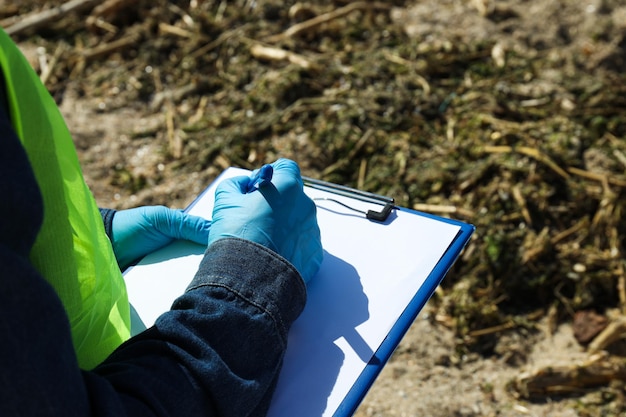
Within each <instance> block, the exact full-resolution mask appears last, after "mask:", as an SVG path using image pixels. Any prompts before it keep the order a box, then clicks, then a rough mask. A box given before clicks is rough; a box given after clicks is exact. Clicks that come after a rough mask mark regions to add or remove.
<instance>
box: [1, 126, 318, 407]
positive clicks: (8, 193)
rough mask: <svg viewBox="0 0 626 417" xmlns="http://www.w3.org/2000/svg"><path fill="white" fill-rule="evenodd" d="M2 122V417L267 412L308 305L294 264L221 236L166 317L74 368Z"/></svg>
mask: <svg viewBox="0 0 626 417" xmlns="http://www.w3.org/2000/svg"><path fill="white" fill-rule="evenodd" d="M2 116H3V117H0V148H1V152H0V193H1V195H2V197H3V204H2V205H0V207H1V211H0V268H2V274H0V287H1V291H0V332H1V333H0V334H2V335H3V343H0V369H2V372H0V415H2V416H4V415H20V416H35V415H36V416H60V415H62V416H116V417H123V416H142V417H143V416H157V415H158V416H161V417H170V416H171V417H174V416H192V415H202V416H244V415H250V416H255V415H258V416H260V415H263V414H264V413H265V410H266V408H267V406H268V403H269V399H270V398H271V395H272V392H273V387H274V385H275V382H276V378H277V375H278V372H279V370H280V365H281V362H282V358H283V355H284V352H285V343H286V333H287V330H288V329H289V327H290V326H291V324H292V322H293V320H295V318H296V317H297V315H298V314H299V312H300V311H301V309H302V308H303V305H304V302H305V287H304V283H303V281H302V279H301V277H300V275H299V273H298V271H297V270H296V269H294V267H293V265H292V263H291V262H288V260H287V259H285V258H283V257H281V256H279V255H278V254H277V253H275V252H274V251H272V250H269V249H267V248H266V247H263V246H260V245H258V244H255V243H253V242H251V241H249V240H243V239H238V238H234V237H220V238H219V239H218V240H216V241H214V242H212V244H211V245H210V246H209V248H208V250H207V253H206V255H205V258H204V260H203V261H202V265H201V267H200V269H199V271H198V273H197V275H196V277H195V278H194V280H193V282H192V284H191V285H190V287H189V289H188V291H187V292H186V293H185V294H184V295H182V296H181V297H180V298H179V299H178V300H176V302H175V304H174V306H173V308H172V311H170V312H167V313H165V314H164V315H163V316H162V317H161V318H159V319H158V321H157V323H156V324H155V326H154V327H152V328H150V329H148V330H147V331H145V332H143V333H142V334H140V335H138V336H137V337H134V338H131V339H130V340H129V341H128V342H126V343H125V344H123V345H122V346H121V347H120V348H118V350H117V351H115V352H114V353H113V354H112V355H111V356H110V357H109V358H108V359H107V360H106V361H105V362H104V363H103V364H102V365H101V366H99V367H97V368H96V369H95V370H94V371H91V372H87V371H81V370H80V369H79V367H78V363H77V360H76V356H75V354H74V350H73V345H72V339H71V334H70V326H69V323H68V321H67V316H66V315H65V310H64V308H63V306H62V304H61V302H60V300H59V298H58V297H57V296H56V293H55V292H54V290H53V289H52V287H51V286H50V285H49V284H48V283H47V282H46V281H45V280H44V279H43V278H42V277H41V275H39V273H38V272H37V271H36V270H35V269H34V268H33V267H32V266H31V264H30V262H29V260H28V253H29V252H30V249H31V247H32V245H33V243H34V240H35V237H36V235H37V232H38V230H39V227H40V225H41V219H42V210H43V207H42V202H41V197H40V194H39V193H38V188H37V184H36V181H35V179H34V176H33V174H32V170H31V169H30V165H29V162H28V158H27V156H26V154H25V152H24V151H23V148H22V147H21V145H20V143H19V140H18V139H17V137H16V135H15V133H14V132H13V131H12V129H11V126H10V124H9V122H8V118H7V117H6V114H4V115H2ZM254 197H255V198H256V197H258V196H254ZM282 210H283V211H282V213H281V214H284V210H285V208H283V209H282ZM310 214H311V213H308V214H307V216H310ZM313 214H314V213H313ZM226 217H228V216H226ZM264 217H267V218H269V214H265V215H264ZM224 221H225V220H222V221H221V222H222V223H223V222H224ZM220 229H221V230H224V227H221V228H220ZM296 231H297V230H295V229H294V233H295V232H296ZM318 237H319V236H318ZM283 246H284V245H283ZM318 249H319V253H318V254H317V255H319V256H321V247H320V248H318ZM309 278H310V277H309Z"/></svg>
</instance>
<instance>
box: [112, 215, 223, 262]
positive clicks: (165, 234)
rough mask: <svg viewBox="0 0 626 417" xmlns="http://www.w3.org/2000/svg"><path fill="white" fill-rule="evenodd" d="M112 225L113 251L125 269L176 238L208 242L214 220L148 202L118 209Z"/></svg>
mask: <svg viewBox="0 0 626 417" xmlns="http://www.w3.org/2000/svg"><path fill="white" fill-rule="evenodd" d="M111 228H112V233H111V234H112V237H111V243H112V245H113V252H114V253H115V258H116V259H117V263H118V264H119V266H120V268H121V269H124V268H126V267H127V266H129V265H130V264H131V263H132V262H133V261H136V260H138V259H139V258H142V257H143V256H145V255H147V254H149V253H150V252H153V251H155V250H157V249H159V248H162V247H163V246H165V245H167V244H169V243H170V242H172V241H174V240H175V239H185V240H190V241H192V242H196V243H199V244H201V245H206V244H207V241H208V238H209V229H210V228H211V222H210V221H209V220H206V219H203V218H202V217H198V216H192V215H189V214H186V213H185V212H183V211H182V210H173V209H170V208H167V207H164V206H144V207H137V208H133V209H128V210H120V211H118V212H116V213H115V216H113V223H112V226H111Z"/></svg>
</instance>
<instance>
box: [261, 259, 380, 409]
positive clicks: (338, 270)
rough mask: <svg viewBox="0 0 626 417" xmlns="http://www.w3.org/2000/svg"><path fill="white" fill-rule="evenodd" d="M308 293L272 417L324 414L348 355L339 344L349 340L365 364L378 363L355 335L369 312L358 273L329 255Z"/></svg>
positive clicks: (293, 331)
mask: <svg viewBox="0 0 626 417" xmlns="http://www.w3.org/2000/svg"><path fill="white" fill-rule="evenodd" d="M307 290H308V298H307V305H306V307H305V309H304V312H303V313H302V315H301V316H300V318H298V320H297V321H296V322H295V323H294V325H293V327H292V328H291V331H290V333H289V342H288V343H289V345H288V348H287V354H286V356H285V362H284V366H283V371H282V373H281V376H280V378H279V382H278V388H277V390H276V394H275V395H274V398H273V402H272V406H271V408H270V413H269V414H268V416H270V417H275V416H296V415H297V416H299V417H314V416H315V417H319V416H322V415H323V414H324V411H325V410H326V409H327V407H328V405H329V397H330V396H331V393H332V391H333V389H334V388H335V386H336V385H337V382H338V376H339V373H340V371H341V368H342V366H343V365H344V361H345V358H346V353H347V352H344V351H343V350H342V349H341V348H340V347H339V346H338V345H337V344H336V342H337V341H338V340H339V339H341V338H343V339H345V341H346V342H347V344H348V345H349V349H352V350H353V351H354V352H355V353H356V354H357V355H358V357H359V358H360V359H361V360H362V361H363V362H365V363H368V362H370V360H373V355H374V352H373V350H372V348H371V347H369V346H368V345H367V343H366V341H365V340H364V339H363V338H362V337H361V336H360V335H359V334H358V332H357V330H356V327H357V326H358V325H359V324H361V323H363V322H365V321H366V320H367V319H368V318H369V310H368V299H367V296H366V295H365V293H364V292H363V286H362V285H361V280H360V277H359V275H358V273H357V271H356V270H355V269H354V267H353V266H352V265H350V264H348V263H347V262H345V261H343V260H341V259H339V258H337V257H335V256H333V255H331V254H329V253H328V252H324V262H323V264H322V267H321V269H320V272H319V273H318V275H317V276H316V277H314V278H313V279H312V280H311V282H309V284H308V287H307ZM332 402H333V405H334V406H335V407H336V405H338V403H337V404H334V403H335V402H337V400H333V401H332ZM339 402H340V400H339Z"/></svg>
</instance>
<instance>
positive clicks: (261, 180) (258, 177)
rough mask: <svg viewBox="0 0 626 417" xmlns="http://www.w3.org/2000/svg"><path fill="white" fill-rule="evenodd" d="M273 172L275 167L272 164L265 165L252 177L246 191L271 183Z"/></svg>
mask: <svg viewBox="0 0 626 417" xmlns="http://www.w3.org/2000/svg"><path fill="white" fill-rule="evenodd" d="M273 174H274V168H273V167H272V166H271V165H270V164H265V165H263V166H262V167H261V169H259V170H258V171H257V173H256V174H255V175H254V176H251V177H250V180H249V181H248V188H247V189H246V193H251V192H252V191H254V190H256V189H258V188H259V187H263V186H264V185H266V184H269V183H270V181H272V175H273Z"/></svg>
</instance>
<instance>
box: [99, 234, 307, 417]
mask: <svg viewBox="0 0 626 417" xmlns="http://www.w3.org/2000/svg"><path fill="white" fill-rule="evenodd" d="M172 278H173V279H175V277H172ZM305 300H306V288H305V286H304V282H303V281H302V279H301V278H300V276H299V274H298V272H297V271H296V270H295V268H294V267H293V266H292V265H291V264H290V263H289V262H287V261H286V260H285V259H283V258H282V257H280V256H278V255H276V254H275V253H274V252H271V251H269V250H268V249H266V248H264V247H263V246H260V245H256V244H254V243H252V242H249V241H245V240H241V239H237V238H226V239H221V240H218V241H216V242H215V243H214V244H212V245H211V246H210V247H209V248H208V249H207V251H206V253H205V256H204V258H203V261H202V262H201V265H200V268H199V270H198V273H197V274H196V276H195V278H194V279H193V280H192V282H191V284H190V285H189V287H188V289H187V291H186V293H185V294H184V295H182V296H181V297H179V298H178V299H177V300H176V301H175V302H174V304H173V306H172V309H171V311H169V312H167V313H165V314H163V315H162V316H161V317H160V318H159V319H158V320H157V321H156V323H155V325H154V326H153V327H151V328H150V329H148V330H146V331H145V332H143V333H141V334H139V335H138V336H136V337H134V338H132V339H131V340H130V341H129V342H127V343H125V344H124V345H122V346H121V347H120V348H119V349H118V350H117V351H116V352H114V353H113V354H112V355H111V356H110V357H109V358H108V359H107V360H106V361H105V363H103V364H102V365H101V366H99V367H98V368H96V369H95V370H94V372H93V373H94V374H95V375H96V376H97V377H96V376H94V375H91V376H90V377H91V378H96V379H97V378H103V379H105V380H106V384H108V386H109V387H110V388H109V389H112V390H114V391H116V392H118V393H124V398H125V400H124V401H123V402H122V404H121V406H122V407H123V408H124V409H125V410H124V411H125V412H126V413H127V414H126V415H132V416H135V415H137V416H146V415H159V416H194V415H202V416H220V417H227V416H228V417H239V416H263V415H265V414H266V412H267V409H268V407H269V402H270V399H271V396H272V393H273V390H274V387H275V384H276V380H277V377H278V374H279V371H280V368H281V365H282V360H283V356H284V353H285V349H286V345H287V332H288V330H289V328H290V326H291V324H292V323H293V321H294V320H295V319H296V318H297V317H298V315H299V314H300V312H301V311H302V309H303V307H304V303H305ZM100 384H104V382H101V383H100ZM99 394H101V395H98V396H96V398H93V397H92V399H91V400H92V401H95V402H96V403H98V404H100V405H99V408H98V409H100V410H104V409H107V401H108V399H107V393H106V391H99ZM108 408H110V409H111V412H108V413H104V414H102V415H106V416H109V415H111V416H112V415H115V414H116V413H119V412H120V410H114V409H112V408H111V407H108ZM118 415H119V414H118Z"/></svg>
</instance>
